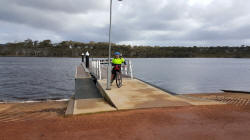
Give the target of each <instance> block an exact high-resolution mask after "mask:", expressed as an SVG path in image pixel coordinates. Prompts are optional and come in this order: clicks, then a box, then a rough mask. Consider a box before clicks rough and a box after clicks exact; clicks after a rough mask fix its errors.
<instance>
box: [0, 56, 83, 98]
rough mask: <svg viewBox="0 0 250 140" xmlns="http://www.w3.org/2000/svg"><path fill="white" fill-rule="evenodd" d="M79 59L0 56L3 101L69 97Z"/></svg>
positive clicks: (0, 95)
mask: <svg viewBox="0 0 250 140" xmlns="http://www.w3.org/2000/svg"><path fill="white" fill-rule="evenodd" d="M79 61H80V59H74V58H36V57H0V101H27V100H47V99H65V98H70V97H71V96H72V95H73V93H74V74H75V67H76V65H77V64H79Z"/></svg>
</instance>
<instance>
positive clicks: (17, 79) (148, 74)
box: [0, 57, 250, 101]
mask: <svg viewBox="0 0 250 140" xmlns="http://www.w3.org/2000/svg"><path fill="white" fill-rule="evenodd" d="M80 61H81V59H80V58H38V57H0V101H30V100H48V99H53V100H55V99H68V98H70V97H71V96H72V95H73V93H74V74H75V67H76V66H77V65H79V63H80ZM132 62H133V68H134V75H135V76H136V77H138V78H139V79H142V80H144V81H147V82H149V83H151V84H154V85H156V86H159V87H161V88H163V89H166V90H169V91H172V92H174V93H184V94H185V93H206V92H220V89H232V90H247V91H250V78H249V76H250V59H217V58H214V59H211V58H154V59H151V58H147V59H145V58H140V59H132Z"/></svg>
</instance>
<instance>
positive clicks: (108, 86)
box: [107, 0, 112, 90]
mask: <svg viewBox="0 0 250 140" xmlns="http://www.w3.org/2000/svg"><path fill="white" fill-rule="evenodd" d="M111 21H112V0H110V24H109V58H108V61H109V63H108V71H107V90H111V87H110V80H111V64H110V57H111V23H112V22H111Z"/></svg>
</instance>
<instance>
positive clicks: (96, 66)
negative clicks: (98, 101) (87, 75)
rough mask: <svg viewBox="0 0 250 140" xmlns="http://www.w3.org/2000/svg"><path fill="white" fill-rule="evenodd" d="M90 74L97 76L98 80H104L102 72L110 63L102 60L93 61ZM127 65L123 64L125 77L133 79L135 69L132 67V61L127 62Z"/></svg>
mask: <svg viewBox="0 0 250 140" xmlns="http://www.w3.org/2000/svg"><path fill="white" fill-rule="evenodd" d="M90 64H91V65H90V72H91V74H92V75H94V76H95V78H97V79H98V80H101V79H102V71H103V70H104V69H106V68H107V67H108V66H107V64H108V61H107V60H106V59H100V60H93V59H92V60H91V63H90ZM126 64H127V65H124V64H122V67H121V72H122V74H123V75H126V76H129V77H130V78H131V79H133V67H132V61H131V60H126Z"/></svg>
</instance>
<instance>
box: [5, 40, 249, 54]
mask: <svg viewBox="0 0 250 140" xmlns="http://www.w3.org/2000/svg"><path fill="white" fill-rule="evenodd" d="M108 47H109V44H108V43H106V42H93V41H91V42H89V43H82V42H75V41H62V42H60V43H55V44H53V43H52V42H51V41H50V40H44V41H41V42H39V41H32V40H31V39H27V40H25V41H24V42H17V43H6V44H0V56H37V57H79V56H80V55H81V54H82V52H87V51H88V52H89V53H90V54H91V56H92V57H107V56H108ZM116 51H119V52H121V53H122V54H123V56H124V57H141V58H145V57H152V58H161V57H171V58H183V57H185V58H191V57H221V58H250V46H244V45H242V46H240V47H228V46H217V47H197V46H193V47H174V46H173V47H159V46H154V47H152V46H134V47H131V46H130V45H117V44H112V53H114V52H116Z"/></svg>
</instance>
